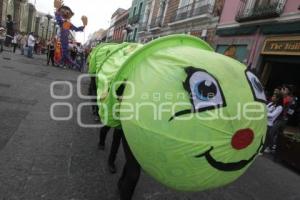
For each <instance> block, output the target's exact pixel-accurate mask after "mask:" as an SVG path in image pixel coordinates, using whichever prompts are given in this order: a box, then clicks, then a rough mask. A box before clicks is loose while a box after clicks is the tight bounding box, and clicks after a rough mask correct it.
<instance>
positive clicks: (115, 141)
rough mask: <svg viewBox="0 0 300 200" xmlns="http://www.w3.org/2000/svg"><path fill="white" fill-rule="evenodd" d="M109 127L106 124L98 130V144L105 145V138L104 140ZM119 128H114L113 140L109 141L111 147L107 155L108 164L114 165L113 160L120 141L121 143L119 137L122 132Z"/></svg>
mask: <svg viewBox="0 0 300 200" xmlns="http://www.w3.org/2000/svg"><path fill="white" fill-rule="evenodd" d="M109 130H110V127H108V126H104V127H103V128H102V129H101V130H100V141H99V145H102V146H105V140H106V136H107V133H108V132H109ZM121 132H122V131H121V130H120V129H115V130H114V133H113V140H112V143H111V147H110V153H109V157H108V164H109V165H114V164H115V160H116V157H117V154H118V151H119V147H120V143H121V138H122V134H121Z"/></svg>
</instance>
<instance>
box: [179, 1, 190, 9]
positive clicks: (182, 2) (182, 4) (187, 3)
mask: <svg viewBox="0 0 300 200" xmlns="http://www.w3.org/2000/svg"><path fill="white" fill-rule="evenodd" d="M191 3H193V0H181V1H180V4H179V8H182V7H184V6H187V5H189V4H191Z"/></svg>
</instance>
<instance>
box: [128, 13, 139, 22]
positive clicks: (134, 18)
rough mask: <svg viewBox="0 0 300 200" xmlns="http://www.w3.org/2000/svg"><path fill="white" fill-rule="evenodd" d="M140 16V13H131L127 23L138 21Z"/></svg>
mask: <svg viewBox="0 0 300 200" xmlns="http://www.w3.org/2000/svg"><path fill="white" fill-rule="evenodd" d="M140 17H141V15H133V16H132V17H130V18H129V19H128V23H129V24H136V23H138V22H139V21H140Z"/></svg>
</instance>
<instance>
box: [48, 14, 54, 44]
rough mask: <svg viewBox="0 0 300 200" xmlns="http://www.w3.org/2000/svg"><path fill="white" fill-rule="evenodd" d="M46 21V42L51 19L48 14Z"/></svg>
mask: <svg viewBox="0 0 300 200" xmlns="http://www.w3.org/2000/svg"><path fill="white" fill-rule="evenodd" d="M46 17H47V19H48V24H47V31H46V40H48V31H49V24H50V20H51V19H52V18H53V17H52V16H51V15H50V14H48V15H46Z"/></svg>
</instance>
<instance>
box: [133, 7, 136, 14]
mask: <svg viewBox="0 0 300 200" xmlns="http://www.w3.org/2000/svg"><path fill="white" fill-rule="evenodd" d="M135 13H136V7H134V9H133V16H134V15H135Z"/></svg>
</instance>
